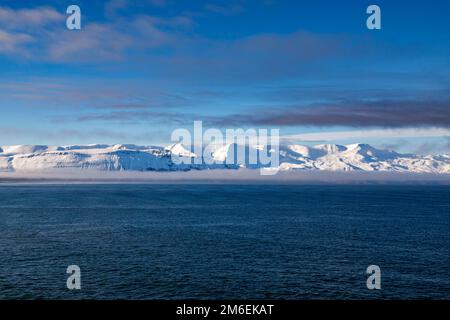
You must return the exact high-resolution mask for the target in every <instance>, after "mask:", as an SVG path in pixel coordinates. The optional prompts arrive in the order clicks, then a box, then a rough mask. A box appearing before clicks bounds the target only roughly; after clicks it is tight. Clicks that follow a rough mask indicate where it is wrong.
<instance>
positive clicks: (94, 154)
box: [0, 143, 450, 174]
mask: <svg viewBox="0 0 450 320" xmlns="http://www.w3.org/2000/svg"><path fill="white" fill-rule="evenodd" d="M231 145H233V147H232V146H231ZM238 147H239V146H238V145H235V144H230V145H222V146H218V147H217V148H215V149H214V150H212V152H211V154H210V155H208V156H209V157H211V159H209V160H214V163H211V161H209V162H207V163H205V161H203V160H205V159H206V158H200V159H199V158H198V156H197V155H196V154H195V153H193V152H191V151H190V150H189V148H186V147H184V146H183V145H182V144H180V143H176V144H172V145H170V146H167V147H161V146H139V145H134V144H116V145H106V144H89V145H67V146H47V145H12V146H0V172H21V171H25V172H41V171H46V170H52V169H65V168H71V169H95V170H100V171H188V170H211V169H238V168H248V169H256V168H264V167H267V166H266V165H263V164H261V163H259V162H258V163H256V164H249V162H248V159H247V160H245V161H244V162H237V160H236V155H235V154H234V153H235V152H236V150H237V149H238ZM251 148H253V149H255V150H254V151H255V152H267V147H264V146H258V147H256V146H255V147H248V146H246V147H245V148H244V150H245V152H246V153H247V154H248V152H249V150H250V149H251ZM247 154H246V158H247ZM194 159H196V160H197V161H193V160H194ZM279 159H280V163H279V167H278V169H280V170H285V171H290V170H304V171H307V170H311V171H383V172H418V173H438V174H449V173H450V155H447V154H442V155H428V156H421V155H413V154H400V153H398V152H395V151H392V150H384V149H377V148H375V147H372V146H370V145H368V144H350V145H336V144H324V145H316V146H305V145H300V144H291V145H282V146H280V148H279ZM186 162H192V163H186Z"/></svg>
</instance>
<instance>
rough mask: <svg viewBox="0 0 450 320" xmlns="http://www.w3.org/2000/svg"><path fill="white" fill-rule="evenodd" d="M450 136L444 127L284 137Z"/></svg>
mask: <svg viewBox="0 0 450 320" xmlns="http://www.w3.org/2000/svg"><path fill="white" fill-rule="evenodd" d="M431 137H450V129H444V128H402V129H369V130H352V131H326V132H312V133H303V134H295V135H286V136H283V137H282V138H283V139H287V140H297V141H336V140H346V139H359V140H361V141H364V140H365V139H372V138H378V139H381V138H396V139H397V138H431Z"/></svg>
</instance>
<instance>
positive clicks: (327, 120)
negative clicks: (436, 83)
mask: <svg viewBox="0 0 450 320" xmlns="http://www.w3.org/2000/svg"><path fill="white" fill-rule="evenodd" d="M208 121H209V122H210V123H212V124H215V125H218V126H226V125H257V126H261V125H264V126H323V127H325V126H351V127H416V126H432V127H449V126H450V100H439V101H419V100H412V101H395V100H386V101H382V100H381V101H373V102H367V101H348V102H346V103H335V104H332V103H331V104H326V103H325V104H313V105H309V106H291V107H281V108H272V109H269V108H265V109H259V110H254V111H253V112H252V113H251V114H250V113H249V114H234V115H231V116H227V117H216V118H214V117H210V118H209V119H208Z"/></svg>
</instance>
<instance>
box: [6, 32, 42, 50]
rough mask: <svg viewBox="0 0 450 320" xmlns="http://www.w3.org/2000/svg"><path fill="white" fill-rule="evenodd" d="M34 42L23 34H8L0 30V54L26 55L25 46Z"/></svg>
mask: <svg viewBox="0 0 450 320" xmlns="http://www.w3.org/2000/svg"><path fill="white" fill-rule="evenodd" d="M32 42H34V39H33V37H31V36H29V35H27V34H23V33H10V32H7V31H2V30H0V53H5V54H15V53H21V54H23V55H24V54H26V48H25V47H26V45H27V44H28V43H32Z"/></svg>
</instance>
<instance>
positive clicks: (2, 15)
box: [0, 7, 65, 30]
mask: <svg viewBox="0 0 450 320" xmlns="http://www.w3.org/2000/svg"><path fill="white" fill-rule="evenodd" d="M64 21H65V15H64V14H62V13H60V12H58V11H56V10H55V9H53V8H50V7H39V8H33V9H17V10H14V9H11V8H7V7H0V26H1V27H2V28H4V29H10V30H11V29H24V28H30V27H32V28H39V27H44V26H48V25H50V24H55V23H61V22H64Z"/></svg>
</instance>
